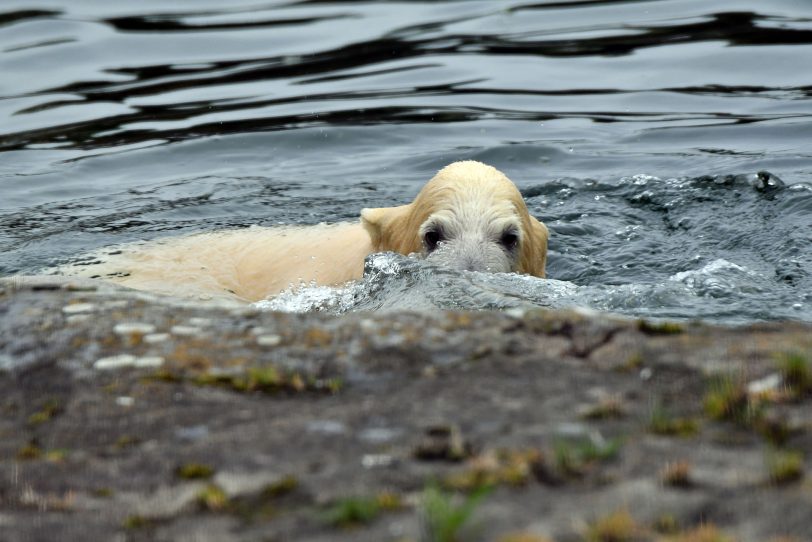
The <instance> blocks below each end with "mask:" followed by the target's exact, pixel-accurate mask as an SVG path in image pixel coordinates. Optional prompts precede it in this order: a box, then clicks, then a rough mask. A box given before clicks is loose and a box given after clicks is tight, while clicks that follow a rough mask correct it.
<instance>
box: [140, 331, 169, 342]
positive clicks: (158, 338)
mask: <svg viewBox="0 0 812 542" xmlns="http://www.w3.org/2000/svg"><path fill="white" fill-rule="evenodd" d="M167 339H169V333H150V334H149V335H145V336H144V342H145V343H147V344H155V343H162V342H164V341H165V340H167Z"/></svg>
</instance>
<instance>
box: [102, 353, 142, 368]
mask: <svg viewBox="0 0 812 542" xmlns="http://www.w3.org/2000/svg"><path fill="white" fill-rule="evenodd" d="M134 362H135V356H132V355H130V354H120V355H118V356H110V357H107V358H100V359H97V360H96V363H94V364H93V368H94V369H100V370H105V369H120V368H121V367H131V366H132V364H133V363H134Z"/></svg>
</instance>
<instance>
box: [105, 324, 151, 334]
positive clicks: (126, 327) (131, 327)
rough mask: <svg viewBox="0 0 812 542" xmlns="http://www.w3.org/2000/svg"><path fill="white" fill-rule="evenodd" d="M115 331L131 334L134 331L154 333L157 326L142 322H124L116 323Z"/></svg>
mask: <svg viewBox="0 0 812 542" xmlns="http://www.w3.org/2000/svg"><path fill="white" fill-rule="evenodd" d="M113 331H114V332H115V333H117V334H119V335H131V334H133V333H140V334H142V335H146V334H147V333H152V332H153V331H155V326H153V325H152V324H144V323H141V322H122V323H120V324H116V325H115V327H114V328H113Z"/></svg>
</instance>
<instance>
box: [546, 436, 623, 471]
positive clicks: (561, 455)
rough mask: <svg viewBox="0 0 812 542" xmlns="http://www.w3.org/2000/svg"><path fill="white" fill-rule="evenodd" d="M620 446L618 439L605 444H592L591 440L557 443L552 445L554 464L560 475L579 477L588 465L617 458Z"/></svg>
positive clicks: (620, 441)
mask: <svg viewBox="0 0 812 542" xmlns="http://www.w3.org/2000/svg"><path fill="white" fill-rule="evenodd" d="M622 444H623V442H622V440H621V439H619V438H616V439H612V440H609V441H607V442H594V441H593V440H592V439H586V440H581V441H578V442H569V441H566V440H561V441H557V442H556V443H555V444H554V445H553V448H554V453H555V464H556V467H557V468H558V470H559V472H561V473H562V474H566V475H575V476H579V475H581V474H583V472H584V470H585V469H586V467H587V466H589V465H590V464H592V463H595V462H596V461H598V462H599V461H607V460H609V459H612V458H614V457H615V456H617V454H618V452H619V451H620V447H621V446H622Z"/></svg>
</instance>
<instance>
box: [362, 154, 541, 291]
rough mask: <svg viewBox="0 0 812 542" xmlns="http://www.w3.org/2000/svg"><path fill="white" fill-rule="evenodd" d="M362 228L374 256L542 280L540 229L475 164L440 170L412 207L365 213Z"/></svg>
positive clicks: (501, 178) (506, 182) (509, 192)
mask: <svg viewBox="0 0 812 542" xmlns="http://www.w3.org/2000/svg"><path fill="white" fill-rule="evenodd" d="M361 222H362V223H363V225H364V228H366V230H367V232H368V233H369V236H370V238H371V239H372V246H373V249H374V250H375V251H377V252H383V251H393V252H398V253H400V254H412V253H418V254H423V255H424V256H425V257H426V258H427V259H428V260H431V261H435V262H438V263H440V264H442V265H446V266H449V267H452V268H455V269H465V270H470V271H489V272H509V271H514V272H517V273H527V274H530V275H535V276H537V277H543V276H544V265H545V263H546V260H547V227H546V226H545V225H544V224H542V223H541V222H539V221H538V220H536V219H535V218H534V217H532V216H530V213H529V212H528V211H527V206H526V205H525V203H524V200H523V199H522V196H521V194H520V193H519V191H518V190H517V189H516V186H515V185H514V184H513V183H512V182H511V181H510V179H508V178H507V177H506V176H505V175H504V174H503V173H502V172H500V171H499V170H497V169H495V168H492V167H491V166H487V165H485V164H482V163H479V162H474V161H465V162H455V163H453V164H451V165H449V166H446V167H445V168H443V169H441V170H440V171H439V172H438V173H437V175H435V176H434V178H433V179H431V180H430V181H429V182H428V183H427V184H426V186H424V187H423V189H422V190H421V191H420V193H419V194H418V195H417V197H416V198H415V200H414V201H413V202H412V203H410V204H408V205H402V206H400V207H384V208H380V209H364V210H362V211H361Z"/></svg>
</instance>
